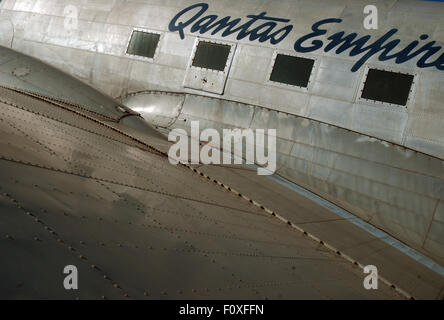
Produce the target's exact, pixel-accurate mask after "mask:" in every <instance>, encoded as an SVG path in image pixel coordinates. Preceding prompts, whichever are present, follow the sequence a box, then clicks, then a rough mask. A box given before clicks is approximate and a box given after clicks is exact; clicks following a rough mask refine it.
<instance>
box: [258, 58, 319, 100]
mask: <svg viewBox="0 0 444 320" xmlns="http://www.w3.org/2000/svg"><path fill="white" fill-rule="evenodd" d="M278 55H286V56H290V57H296V58H301V59H310V60H314V62H313V68H312V69H311V74H310V77H309V79H308V84H307V86H306V87H300V86H297V85H293V84H287V83H284V82H278V81H272V80H271V75H272V73H273V70H274V66H275V64H276V59H277V56H278ZM318 68H319V57H316V56H313V55H309V54H307V55H301V54H298V53H294V52H288V51H284V50H274V51H273V56H272V58H271V62H270V64H269V66H268V72H267V77H266V84H267V85H270V86H273V87H279V88H285V89H291V90H297V91H301V92H305V93H307V92H309V91H310V90H311V88H312V87H313V84H314V81H315V75H316V74H317V71H318Z"/></svg>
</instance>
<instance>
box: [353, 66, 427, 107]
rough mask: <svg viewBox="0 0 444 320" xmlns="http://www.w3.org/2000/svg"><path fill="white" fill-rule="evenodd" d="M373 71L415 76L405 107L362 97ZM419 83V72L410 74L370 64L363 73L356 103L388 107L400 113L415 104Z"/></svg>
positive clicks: (406, 71) (407, 71) (405, 71)
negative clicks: (369, 74)
mask: <svg viewBox="0 0 444 320" xmlns="http://www.w3.org/2000/svg"><path fill="white" fill-rule="evenodd" d="M371 69H373V70H378V71H386V72H393V73H400V74H405V75H409V76H413V80H412V85H411V87H410V91H409V95H408V97H407V102H406V104H405V105H401V104H396V103H390V102H384V101H378V100H372V99H367V98H363V97H362V93H363V91H364V87H365V83H366V82H367V78H368V73H369V72H370V70H371ZM417 82H418V73H417V72H409V70H402V69H395V68H390V67H386V66H385V67H381V66H379V65H374V64H369V65H366V66H365V69H364V72H363V73H362V77H361V83H360V84H359V89H358V94H357V98H356V102H360V103H364V104H366V105H372V106H386V107H389V108H391V109H395V110H398V111H399V110H407V109H409V108H410V107H411V104H412V103H413V100H414V97H415V93H416V84H417Z"/></svg>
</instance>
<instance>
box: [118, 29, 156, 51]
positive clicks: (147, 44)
mask: <svg viewBox="0 0 444 320" xmlns="http://www.w3.org/2000/svg"><path fill="white" fill-rule="evenodd" d="M159 40H160V34H157V33H149V32H143V31H137V30H135V31H133V34H132V35H131V40H130V42H129V45H128V49H127V51H126V53H128V54H132V55H136V56H141V57H146V58H154V54H155V53H156V49H157V45H158V43H159Z"/></svg>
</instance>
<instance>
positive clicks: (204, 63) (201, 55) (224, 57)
mask: <svg viewBox="0 0 444 320" xmlns="http://www.w3.org/2000/svg"><path fill="white" fill-rule="evenodd" d="M230 51H231V46H230V45H227V44H219V43H212V42H206V41H199V44H198V45H197V49H196V54H195V55H194V59H193V67H199V68H205V69H211V70H218V71H224V70H225V67H226V65H227V62H228V57H229V55H230Z"/></svg>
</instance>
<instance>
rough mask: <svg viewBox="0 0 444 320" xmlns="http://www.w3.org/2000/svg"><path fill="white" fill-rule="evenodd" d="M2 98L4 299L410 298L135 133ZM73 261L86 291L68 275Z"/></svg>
mask: <svg viewBox="0 0 444 320" xmlns="http://www.w3.org/2000/svg"><path fill="white" fill-rule="evenodd" d="M0 99H1V103H0V114H1V117H0V130H1V135H2V139H1V140H0V144H1V147H0V158H1V160H0V172H1V196H0V208H1V209H0V230H1V239H0V247H1V249H0V250H1V252H2V262H1V263H0V274H1V281H0V283H1V284H0V297H1V298H8V299H9V298H13V299H18V298H26V299H32V298H44V299H49V298H67V299H69V298H80V299H100V298H107V299H124V298H131V299H153V298H155V299H171V298H179V299H180V298H190V299H209V298H211V299H215V298H216V299H218V298H236V299H240V298H269V299H295V298H316V299H318V298H319V299H337V298H349V299H368V298H376V299H398V298H400V296H398V295H397V294H396V293H395V292H394V291H393V290H392V289H390V288H389V287H387V286H382V287H381V288H380V290H378V291H366V290H365V289H364V288H363V285H362V281H363V274H362V271H361V270H360V269H359V268H356V267H353V265H352V264H350V263H348V262H346V261H345V260H343V259H342V258H340V257H336V256H335V254H334V253H332V252H329V251H328V250H327V249H325V248H324V247H322V246H320V245H319V244H317V243H315V242H314V241H312V240H310V239H307V238H305V237H304V236H303V235H302V234H299V233H297V232H295V231H294V230H292V229H291V228H290V227H288V226H286V225H285V224H283V223H282V222H280V221H278V220H277V219H275V218H273V217H271V216H270V215H267V214H266V213H265V212H264V211H263V210H260V209H258V208H257V207H255V206H253V205H251V204H249V203H248V202H246V201H244V200H242V199H240V198H239V197H237V196H235V195H233V194H232V193H230V192H227V191H226V190H224V189H222V188H220V187H218V186H217V185H215V184H214V183H212V182H210V181H207V180H205V179H203V178H201V177H200V176H198V175H196V174H195V173H193V171H191V170H189V169H187V168H184V167H175V166H171V165H170V164H169V162H168V159H166V158H165V157H164V156H162V155H160V154H157V153H156V152H153V151H152V150H150V149H149V148H147V146H146V145H144V144H142V143H139V142H137V141H135V140H133V139H131V138H130V137H128V136H125V135H122V134H117V133H116V131H114V130H113V129H110V128H107V129H106V130H105V128H104V127H103V126H101V125H99V124H98V123H97V122H95V121H93V120H92V119H89V118H85V117H81V116H74V115H73V112H72V111H70V110H65V109H61V108H59V107H57V106H55V105H51V104H49V103H48V102H44V101H42V100H41V99H38V98H31V97H27V96H24V95H23V94H21V93H16V92H14V91H10V90H8V89H2V92H1V95H0ZM104 131H106V132H104ZM69 264H73V265H76V266H77V267H78V268H79V272H80V278H79V286H80V290H78V291H76V292H73V291H65V290H64V289H63V286H62V283H63V274H62V270H63V267H64V266H66V265H69Z"/></svg>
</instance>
